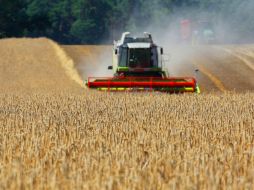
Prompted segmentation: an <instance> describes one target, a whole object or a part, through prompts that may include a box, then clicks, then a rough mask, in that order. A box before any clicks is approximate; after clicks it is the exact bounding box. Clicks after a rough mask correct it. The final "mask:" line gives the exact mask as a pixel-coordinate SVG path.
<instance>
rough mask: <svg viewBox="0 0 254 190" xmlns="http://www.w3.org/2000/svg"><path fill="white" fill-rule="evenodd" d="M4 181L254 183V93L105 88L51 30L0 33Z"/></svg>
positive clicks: (24, 185) (112, 185)
mask: <svg viewBox="0 0 254 190" xmlns="http://www.w3.org/2000/svg"><path fill="white" fill-rule="evenodd" d="M0 50H1V51H0V67H1V70H0V79H1V83H2V84H1V86H0V189H151V190H152V189H253V188H254V149H253V147H254V130H253V127H254V104H253V100H254V93H253V92H247V93H234V92H226V93H210V94H209V93H207V94H206V93H205V94H201V95H196V94H185V95H168V94H163V93H152V92H150V93H103V92H97V91H91V90H88V89H86V88H84V86H83V84H82V81H81V79H80V78H79V76H78V74H77V71H76V70H75V68H74V65H75V63H73V61H72V59H71V58H70V57H68V55H67V54H65V53H64V50H63V49H61V48H60V47H59V46H58V45H57V44H55V43H54V42H52V41H50V40H48V39H9V40H1V41H0Z"/></svg>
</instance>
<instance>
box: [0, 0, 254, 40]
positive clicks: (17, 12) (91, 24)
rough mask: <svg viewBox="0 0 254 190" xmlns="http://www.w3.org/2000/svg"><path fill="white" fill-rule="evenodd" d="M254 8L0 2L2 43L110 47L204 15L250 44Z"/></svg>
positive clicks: (75, 0)
mask: <svg viewBox="0 0 254 190" xmlns="http://www.w3.org/2000/svg"><path fill="white" fill-rule="evenodd" d="M253 8H254V3H253V2H251V0H245V1H244V2H243V1H241V0H12V1H10V0H0V38H6V37H41V36H45V37H49V38H52V39H54V40H56V41H58V42H59V43H63V44H97V43H109V42H111V41H112V39H113V38H114V37H115V36H116V35H118V34H119V33H120V32H122V31H125V30H129V31H135V30H138V28H142V27H143V28H145V27H146V26H148V25H149V24H150V23H154V24H155V25H158V26H160V25H161V27H163V24H165V22H170V21H172V20H173V19H175V18H176V17H178V18H180V17H182V18H184V17H187V18H188V17H192V18H194V17H195V16H196V17H197V15H199V16H200V15H202V14H205V15H206V17H207V18H210V19H211V20H212V21H213V22H215V23H216V22H218V21H219V20H220V19H223V21H224V22H225V23H227V24H228V26H229V28H230V29H228V30H230V31H231V32H235V33H236V34H237V32H238V33H240V34H241V35H245V36H247V37H248V38H249V39H251V40H252V39H253V37H252V31H253V29H254V22H253V15H254V13H253V11H252V10H253ZM201 13H202V14H201ZM241 35H240V36H241Z"/></svg>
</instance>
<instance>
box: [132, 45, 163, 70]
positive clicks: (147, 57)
mask: <svg viewBox="0 0 254 190" xmlns="http://www.w3.org/2000/svg"><path fill="white" fill-rule="evenodd" d="M157 56H158V55H157V48H135V49H134V48H133V49H129V67H131V68H136V67H138V68H152V67H158V63H157V59H158V58H157Z"/></svg>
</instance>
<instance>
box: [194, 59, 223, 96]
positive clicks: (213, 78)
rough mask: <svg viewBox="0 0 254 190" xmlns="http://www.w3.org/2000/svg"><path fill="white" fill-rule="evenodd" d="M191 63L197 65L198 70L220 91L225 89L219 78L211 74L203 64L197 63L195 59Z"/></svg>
mask: <svg viewBox="0 0 254 190" xmlns="http://www.w3.org/2000/svg"><path fill="white" fill-rule="evenodd" d="M192 64H193V65H195V66H197V68H198V69H199V71H201V72H202V73H203V74H204V75H206V76H207V77H208V78H209V79H210V80H211V81H212V82H213V83H214V85H215V86H216V87H217V88H218V89H219V90H220V91H221V92H226V91H227V89H226V88H225V86H224V85H223V83H222V82H221V81H220V79H218V78H217V77H216V76H215V75H213V74H212V73H211V72H210V71H209V70H208V69H207V68H206V67H205V66H204V65H201V64H198V63H197V62H196V61H195V60H193V61H192Z"/></svg>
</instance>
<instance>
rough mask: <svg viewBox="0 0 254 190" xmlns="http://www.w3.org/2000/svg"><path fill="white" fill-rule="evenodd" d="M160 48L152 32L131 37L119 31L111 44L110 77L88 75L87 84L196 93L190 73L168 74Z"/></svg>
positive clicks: (132, 89)
mask: <svg viewBox="0 0 254 190" xmlns="http://www.w3.org/2000/svg"><path fill="white" fill-rule="evenodd" d="M162 55H163V48H162V47H159V46H157V45H156V44H155V43H154V42H153V39H152V35H151V34H149V33H147V32H145V33H144V36H143V37H137V38H135V37H132V36H131V35H130V33H129V32H125V33H123V34H122V37H121V39H120V40H119V41H115V42H114V48H113V65H112V66H109V67H108V69H112V70H113V73H114V76H113V77H89V78H88V81H87V86H88V87H89V88H96V89H98V90H109V91H125V90H128V91H130V90H131V91H144V90H151V91H164V92H170V93H180V92H196V93H199V87H198V85H197V82H196V80H195V79H194V78H192V77H169V74H168V71H167V69H166V68H165V67H164V65H163V61H162Z"/></svg>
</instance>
